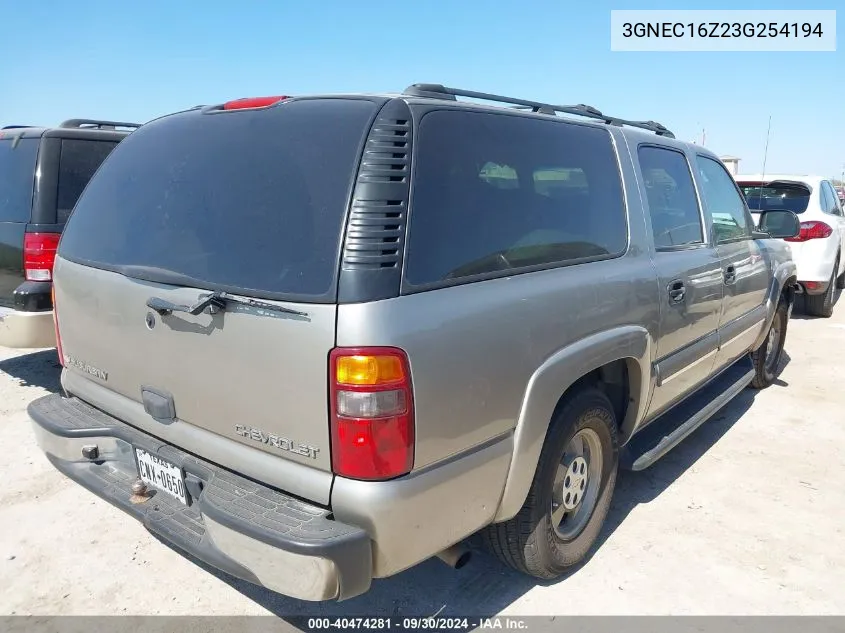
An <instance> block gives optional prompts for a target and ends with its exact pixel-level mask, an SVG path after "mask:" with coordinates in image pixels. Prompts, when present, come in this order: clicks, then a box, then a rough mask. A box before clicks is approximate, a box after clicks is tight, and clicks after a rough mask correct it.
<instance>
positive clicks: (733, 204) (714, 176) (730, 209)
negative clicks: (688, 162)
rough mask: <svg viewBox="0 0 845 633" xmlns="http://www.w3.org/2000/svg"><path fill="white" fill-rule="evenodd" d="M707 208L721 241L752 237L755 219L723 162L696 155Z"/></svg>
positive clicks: (716, 235)
mask: <svg viewBox="0 0 845 633" xmlns="http://www.w3.org/2000/svg"><path fill="white" fill-rule="evenodd" d="M696 163H697V165H698V174H699V177H700V179H701V197H702V199H703V202H704V210H705V211H706V212H707V213H708V214H709V215H710V217H711V218H713V230H714V234H715V238H716V241H717V242H724V241H726V240H733V239H738V238H744V237H750V235H751V221H750V217H749V215H748V213H747V212H746V210H745V201H744V200H743V198H742V195H740V193H739V192H738V191H737V187H736V183H735V181H734V179H733V177H731V175H730V174H729V173H728V172H727V170H726V169H725V168H724V167H723V166H722V164H721V163H719V162H718V161H715V160H713V159H711V158H706V157H704V156H696Z"/></svg>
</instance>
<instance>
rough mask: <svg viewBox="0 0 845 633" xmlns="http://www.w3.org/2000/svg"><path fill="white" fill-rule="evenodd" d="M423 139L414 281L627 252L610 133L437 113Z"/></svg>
mask: <svg viewBox="0 0 845 633" xmlns="http://www.w3.org/2000/svg"><path fill="white" fill-rule="evenodd" d="M417 142H418V145H417V155H416V163H415V168H414V173H415V181H414V188H413V196H412V201H411V212H410V225H409V237H408V239H409V243H408V254H407V259H406V265H405V275H406V280H407V281H408V282H410V283H411V284H415V285H420V284H428V283H436V282H442V281H448V280H451V279H457V278H461V277H467V276H470V275H477V274H484V273H491V272H496V271H507V270H512V269H518V268H524V267H530V266H539V265H545V264H550V263H559V262H567V261H576V260H579V259H582V258H592V257H602V256H612V255H618V254H620V253H622V252H623V251H624V250H625V248H626V245H627V224H626V218H625V207H624V203H623V199H622V187H621V184H620V176H619V168H618V166H617V163H616V156H615V153H614V150H613V146H612V144H611V139H610V135H609V134H608V132H607V131H606V130H603V129H597V128H592V127H585V126H579V125H571V124H566V123H559V122H552V121H541V120H537V119H530V118H527V117H518V116H510V115H501V114H487V113H480V112H458V111H437V112H431V113H429V114H426V115H425V116H424V117H423V119H422V121H421V123H420V127H419V134H418V141H417Z"/></svg>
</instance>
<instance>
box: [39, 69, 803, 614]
mask: <svg viewBox="0 0 845 633" xmlns="http://www.w3.org/2000/svg"><path fill="white" fill-rule="evenodd" d="M458 97H462V99H460V100H459V99H458ZM463 97H471V98H473V100H472V101H467V100H465V99H463ZM481 101H485V103H481ZM798 230H799V228H798V221H797V218H796V216H795V215H794V214H792V213H790V212H788V211H773V212H771V213H766V214H763V217H762V218H761V220H760V227H759V228H757V227H755V226H754V223H753V222H752V219H751V216H750V214H749V211H748V208H747V207H746V204H745V202H744V199H743V197H742V195H741V193H740V192H739V190H738V189H737V187H736V185H735V183H734V181H733V179H732V178H731V176H730V174H729V173H728V172H727V171H726V170H725V168H724V166H723V165H722V163H721V162H720V161H719V159H718V158H717V157H716V156H715V155H713V154H712V153H711V152H709V151H708V150H706V149H704V148H702V147H697V146H695V145H692V144H690V143H686V142H682V141H679V140H677V139H675V138H674V136H673V135H672V134H671V132H669V130H667V129H666V128H665V127H664V126H662V125H659V124H657V123H653V122H633V121H625V120H622V119H617V118H614V117H611V116H608V115H605V114H603V113H601V112H599V111H598V110H596V109H594V108H590V107H588V106H555V105H550V104H541V103H534V102H530V101H526V100H522V99H511V98H508V97H503V96H497V95H488V94H482V93H477V92H471V91H464V90H457V89H450V88H444V87H443V86H440V85H429V84H418V85H414V86H411V87H410V88H409V89H408V90H406V91H405V92H404V93H403V94H401V95H329V96H300V97H271V98H262V99H242V100H236V101H232V102H228V103H225V104H222V105H217V106H205V107H198V108H194V109H192V110H188V111H185V112H180V113H177V114H173V115H170V116H165V117H163V118H160V119H158V120H155V121H153V122H150V123H148V124H146V125H144V126H143V127H141V128H140V129H139V130H137V131H135V132H133V133H132V134H131V135H130V136H129V137H127V139H126V140H125V141H123V142H122V143H121V144H120V145H119V146H118V147H117V148H116V149H115V151H114V152H113V153H112V154H111V156H109V158H108V159H107V160H106V161H105V163H104V164H103V166H102V168H101V169H100V170H99V171H98V173H97V174H96V176H95V177H94V178H93V179H92V181H91V182H90V184H89V185H88V187H87V188H86V190H85V191H84V193H83V194H82V197H81V198H80V200H79V202H78V204H77V206H76V208H75V210H74V213H73V215H72V216H71V219H70V221H69V223H68V225H67V228H66V230H65V233H64V235H63V237H62V241H61V244H60V245H59V249H58V256H57V259H56V264H55V285H54V291H55V314H56V319H57V330H58V332H59V341H58V342H59V355H60V358H61V360H62V363H63V365H64V369H63V371H62V386H63V388H64V393H63V394H61V395H58V394H57V395H51V396H47V397H45V398H41V399H39V400H36V401H35V402H33V403H32V404H31V405H30V407H29V413H30V416H31V418H32V420H33V422H34V429H35V432H36V434H37V437H38V441H39V443H40V446H41V447H42V449H43V450H44V452H45V453H46V454H47V457H48V458H49V459H50V461H51V462H52V463H53V464H54V465H55V466H56V468H58V469H59V470H60V471H62V472H63V473H65V474H66V475H67V476H68V477H70V478H71V479H73V480H75V481H77V482H78V483H80V484H81V485H82V486H84V487H86V488H88V489H89V490H91V491H92V492H94V493H95V494H97V495H99V496H100V497H103V498H105V499H108V500H109V501H110V502H112V503H113V504H114V505H116V506H118V507H119V508H121V509H122V510H124V511H126V512H128V513H130V514H132V515H133V516H135V517H137V518H138V519H139V520H140V521H142V522H143V523H144V525H145V526H146V527H147V528H148V529H149V530H151V531H152V532H154V533H155V534H157V535H158V536H159V537H161V538H162V539H164V540H166V541H168V542H171V543H173V544H174V545H176V546H177V547H179V548H182V549H183V550H185V551H187V552H190V553H191V554H193V555H195V556H197V557H198V558H199V559H201V560H204V561H205V562H207V563H209V564H210V565H212V566H214V567H217V568H219V569H221V570H224V571H226V572H228V573H230V574H233V575H234V576H237V577H239V578H243V579H246V580H249V581H251V582H254V583H258V584H261V585H263V586H265V587H268V588H270V589H272V590H275V591H278V592H281V593H283V594H287V595H290V596H294V597H297V598H301V599H306V600H328V599H339V600H343V599H347V598H350V597H352V596H356V595H359V594H361V593H363V592H365V591H367V589H368V588H369V587H370V584H371V580H372V579H373V578H376V577H386V576H391V575H393V574H396V573H398V572H400V571H402V570H405V569H407V568H409V567H411V566H413V565H416V564H417V563H419V562H421V561H423V560H426V559H428V558H431V557H433V556H440V558H442V559H443V560H444V561H446V562H448V563H449V564H450V565H453V566H461V565H463V564H465V563H466V561H467V559H468V554H467V551H466V550H464V549H463V547H462V546H461V545H460V543H462V542H463V541H465V539H466V537H468V536H470V535H473V534H475V533H477V532H479V531H481V532H482V533H483V535H484V541H485V542H486V543H487V544H488V545H489V547H490V548H491V550H492V551H493V552H494V553H495V554H497V555H498V556H499V557H500V558H501V559H502V560H503V561H504V562H505V563H506V564H508V565H510V566H512V567H514V568H516V569H518V570H521V571H523V572H525V573H527V574H530V575H531V576H534V577H537V578H547V579H548V578H555V577H558V576H559V575H560V574H562V573H563V572H564V571H565V570H566V569H567V568H568V567H570V566H572V565H574V564H576V563H578V562H579V561H581V560H582V559H583V558H584V557H585V555H586V554H587V553H588V551H589V550H590V549H591V547H592V546H593V545H594V542H595V540H596V536H597V535H598V533H599V530H600V528H601V526H602V522H603V521H604V519H605V516H606V514H607V511H608V507H609V505H610V502H611V497H612V495H613V490H614V485H615V482H616V474H617V470H618V468H620V467H622V468H633V469H641V468H645V467H646V466H648V465H650V464H651V463H653V462H654V461H655V460H657V459H658V458H660V457H661V456H662V455H663V454H665V453H666V452H667V451H668V450H670V449H671V448H672V447H673V446H675V445H676V444H677V443H678V442H679V441H681V439H683V438H684V437H685V436H686V435H688V434H689V433H690V432H691V431H692V430H693V429H694V428H696V427H697V426H698V425H700V424H702V423H703V422H705V421H706V420H707V419H708V418H709V417H710V416H711V415H712V414H713V413H714V412H715V411H717V410H718V409H719V408H721V407H722V406H724V404H725V403H727V402H728V401H729V400H730V399H731V398H733V397H734V396H736V395H737V394H738V393H739V392H740V391H741V390H742V389H744V388H745V387H747V386H749V385H751V386H753V387H756V388H760V387H765V386H767V385H769V384H771V383H772V381H773V380H774V379H775V375H776V373H777V368H778V363H779V360H780V356H781V352H782V350H783V346H784V340H785V336H786V327H787V323H788V318H789V313H790V310H791V307H792V302H793V297H794V292H795V288H794V284H795V281H796V277H795V266H794V264H793V262H792V260H791V257H790V253H789V245H788V244H786V243H784V242H782V241H778V240H775V239H770V238H783V237H790V236H794V235H797V233H798ZM86 547H87V546H86ZM91 547H92V548H94V547H95V546H91Z"/></svg>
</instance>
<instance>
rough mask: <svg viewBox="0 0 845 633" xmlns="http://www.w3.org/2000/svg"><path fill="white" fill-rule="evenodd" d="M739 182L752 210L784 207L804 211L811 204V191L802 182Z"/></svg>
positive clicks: (794, 210)
mask: <svg viewBox="0 0 845 633" xmlns="http://www.w3.org/2000/svg"><path fill="white" fill-rule="evenodd" d="M738 184H739V188H740V190H741V191H742V195H743V196H745V201H746V202H747V203H748V208H749V209H751V211H757V212H759V211H771V210H780V209H784V210H787V211H792V212H793V213H804V211H806V210H807V206H808V205H809V204H810V192H809V191H808V190H807V187H805V186H804V185H801V184H800V183H795V184H791V183H768V184H765V185H764V184H762V183H747V182H740V183H738Z"/></svg>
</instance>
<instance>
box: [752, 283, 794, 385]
mask: <svg viewBox="0 0 845 633" xmlns="http://www.w3.org/2000/svg"><path fill="white" fill-rule="evenodd" d="M788 325H789V308H788V307H787V305H786V301H785V300H783V299H781V300H780V302H779V303H778V307H777V310H776V311H775V316H774V318H773V319H772V325H771V326H770V327H769V334H768V336H767V337H766V340H765V341H763V344H762V345H761V346H760V347H758V348H757V350H756V351H754V352H753V353H752V354H751V360H752V362H753V363H754V378H752V379H751V386H752V387H753V388H754V389H765V388H766V387H768V386H770V385H771V384H772V383H773V382H774V381H775V379H776V378H777V371H778V366H779V365H780V358H781V356H782V355H783V346H784V343H785V342H786V328H787V326H788ZM772 332H774V334H772ZM770 336H771V337H774V338H773V339H772V349H771V355H770V352H769V346H768V343H769V337H770Z"/></svg>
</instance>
